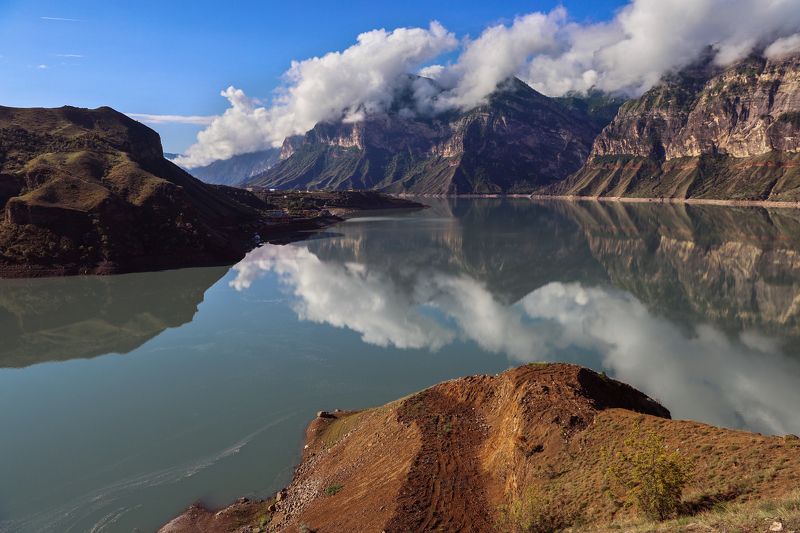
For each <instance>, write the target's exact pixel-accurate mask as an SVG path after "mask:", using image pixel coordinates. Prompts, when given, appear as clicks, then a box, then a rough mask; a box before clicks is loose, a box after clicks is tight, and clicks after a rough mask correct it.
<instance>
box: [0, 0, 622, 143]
mask: <svg viewBox="0 0 800 533" xmlns="http://www.w3.org/2000/svg"><path fill="white" fill-rule="evenodd" d="M620 4H621V2H620V1H618V0H601V1H595V2H568V3H567V5H569V9H570V13H571V15H572V16H574V17H576V18H578V19H581V20H604V19H607V18H609V17H611V16H612V15H613V12H614V10H615V9H616V8H617V7H618V6H619V5H620ZM557 5H559V4H558V3H557V2H552V1H516V0H513V1H504V2H469V1H464V0H461V1H435V0H427V1H425V0H404V1H403V2H375V1H349V2H331V1H330V0H327V1H316V2H309V1H306V2H285V1H281V2H265V1H260V2H256V1H252V2H245V1H230V2H226V3H224V4H223V3H220V2H216V1H215V2H210V1H202V0H201V1H194V2H176V1H169V2H166V1H160V2H153V1H137V2H109V1H86V0H77V1H70V2H65V1H63V0H62V1H58V2H57V1H40V0H25V1H14V0H11V1H9V0H0V104H1V105H7V106H18V107H33V106H43V107H55V106H61V105H74V106H80V107H90V108H93V107H98V106H101V105H108V106H111V107H113V108H114V109H117V110H119V111H123V112H126V113H142V114H164V115H189V116H209V115H216V114H220V113H222V112H223V111H224V110H225V109H226V108H227V107H228V102H227V100H225V99H224V98H222V97H221V96H220V91H221V90H223V89H225V88H227V87H228V86H230V85H234V86H236V87H240V88H242V89H243V90H244V91H245V92H246V93H247V94H248V95H252V96H255V97H261V98H269V96H270V93H271V91H272V89H273V88H274V87H276V86H277V85H278V84H279V82H280V77H281V74H282V73H283V72H284V71H286V70H287V69H288V68H289V67H290V64H291V61H292V60H293V59H305V58H307V57H312V56H318V55H322V54H325V53H327V52H329V51H331V50H341V49H344V48H346V47H348V46H350V45H351V44H353V42H355V39H356V37H357V35H358V34H360V33H362V32H365V31H369V30H372V29H375V28H386V29H390V30H391V29H393V28H397V27H402V26H406V27H415V26H420V27H426V26H428V24H429V23H430V22H431V21H433V20H438V21H440V22H441V23H442V24H443V25H444V26H445V27H446V28H447V29H448V30H450V31H452V32H454V33H456V34H457V35H459V36H462V35H478V34H479V33H480V32H481V30H482V29H483V28H484V27H486V26H487V25H489V24H493V23H498V22H507V21H510V20H512V19H513V18H514V16H516V15H519V14H523V13H527V12H531V11H549V10H551V9H552V8H554V7H556V6H557ZM63 19H67V20H63ZM150 126H151V127H155V129H156V130H157V131H159V132H160V133H161V135H162V140H163V143H164V148H165V150H166V151H169V152H182V151H183V150H185V149H186V148H187V147H188V146H189V145H190V144H191V143H192V142H194V138H195V135H196V133H197V132H198V131H199V130H200V129H201V128H202V126H199V125H188V126H187V125H174V124H172V125H170V124H150Z"/></svg>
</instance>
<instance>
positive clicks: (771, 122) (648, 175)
mask: <svg viewBox="0 0 800 533" xmlns="http://www.w3.org/2000/svg"><path fill="white" fill-rule="evenodd" d="M548 192H549V193H556V194H563V195H575V196H628V197H648V198H660V197H664V198H698V199H726V200H731V199H732V200H775V201H797V200H800V56H798V55H795V56H791V57H787V58H784V59H780V60H769V59H766V58H764V57H759V56H753V57H749V58H748V59H746V60H744V61H741V62H739V63H736V64H734V65H732V66H730V67H727V68H724V69H723V68H720V67H717V66H715V64H714V63H713V62H712V61H711V59H710V57H709V58H705V59H704V60H701V61H700V62H698V63H697V64H695V65H692V66H691V67H689V68H686V69H684V70H683V71H681V72H678V73H676V74H673V75H670V76H667V77H666V78H664V80H663V81H662V82H661V83H660V84H659V85H657V86H655V87H653V88H652V89H650V90H649V91H647V92H646V93H645V94H644V95H643V96H642V97H641V98H638V99H636V100H632V101H629V102H627V103H625V104H624V105H623V106H622V107H621V108H620V110H619V112H618V114H617V116H616V118H614V120H613V121H612V122H611V124H609V125H608V126H606V128H605V129H604V130H603V132H602V133H601V134H600V135H599V136H598V137H597V139H596V140H595V141H594V145H593V147H592V152H591V154H590V156H589V160H588V162H587V164H586V165H585V166H584V168H582V169H581V171H580V172H578V173H576V174H575V175H574V176H572V177H570V178H569V179H568V180H566V181H565V182H564V183H561V184H558V185H556V186H554V187H551V188H550V189H549V190H548Z"/></svg>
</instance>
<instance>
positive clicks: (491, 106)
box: [246, 79, 610, 194]
mask: <svg viewBox="0 0 800 533" xmlns="http://www.w3.org/2000/svg"><path fill="white" fill-rule="evenodd" d="M397 107H398V108H400V109H404V108H405V106H402V105H398V106H397ZM609 120H610V117H609ZM600 129H601V126H600V125H599V124H598V123H597V119H596V117H593V116H592V115H591V114H590V112H589V110H588V108H586V107H583V108H581V107H579V106H575V105H567V102H562V101H559V100H555V99H552V98H548V97H546V96H544V95H542V94H540V93H538V92H536V91H534V90H533V89H531V88H530V87H529V86H527V85H526V84H524V83H523V82H521V81H520V80H518V79H512V80H510V81H509V82H507V83H505V84H504V85H502V86H500V87H499V88H498V89H497V90H496V91H495V92H494V93H493V94H492V95H490V97H489V98H488V101H487V102H486V103H485V104H484V105H481V106H479V107H476V108H474V109H471V110H469V111H466V112H448V113H444V114H439V115H435V116H432V117H428V116H424V115H410V114H407V113H403V112H402V111H395V110H390V111H389V112H386V113H376V114H372V115H368V116H367V117H366V118H365V119H364V120H363V121H359V122H344V121H340V122H333V123H330V122H324V123H319V124H317V125H316V126H315V127H314V128H313V129H312V130H311V131H309V132H308V133H306V134H305V135H304V136H302V137H293V138H290V139H287V141H286V142H285V143H284V146H283V148H282V151H281V161H280V162H279V163H278V164H276V165H275V166H274V167H272V168H270V169H269V170H267V171H265V172H263V173H261V174H259V175H256V176H254V177H253V178H251V179H249V180H247V182H246V183H247V184H248V185H253V186H260V187H269V188H280V189H297V188H300V189H318V188H326V189H327V188H332V189H376V190H381V191H387V192H395V193H399V192H411V193H423V194H448V193H525V192H531V191H533V190H536V189H537V188H540V187H542V186H545V185H549V184H551V183H554V182H557V181H560V180H563V179H564V178H566V177H567V176H568V175H570V174H571V173H573V172H575V171H577V170H578V169H579V168H580V167H581V165H582V164H583V162H584V161H585V160H586V157H587V155H588V153H589V150H590V147H591V143H592V141H593V140H594V138H595V136H596V135H597V134H598V133H599V131H600Z"/></svg>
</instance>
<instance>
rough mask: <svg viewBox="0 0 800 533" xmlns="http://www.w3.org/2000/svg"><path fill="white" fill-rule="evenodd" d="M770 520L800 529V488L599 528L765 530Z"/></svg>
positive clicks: (637, 531) (785, 527) (636, 532)
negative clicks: (665, 518)
mask: <svg viewBox="0 0 800 533" xmlns="http://www.w3.org/2000/svg"><path fill="white" fill-rule="evenodd" d="M773 521H780V522H782V523H783V530H784V531H793V530H798V529H800V490H797V491H795V492H793V493H791V494H789V495H787V496H786V497H785V498H780V499H774V500H767V501H761V502H745V503H720V504H718V505H716V506H715V507H714V508H713V509H710V510H708V511H704V512H702V513H699V514H697V515H695V516H683V517H680V518H677V519H675V520H670V521H667V522H639V523H626V524H612V525H611V526H605V527H603V528H601V529H602V530H606V529H624V530H625V531H629V532H631V533H644V532H649V531H658V532H661V531H670V532H688V531H766V530H767V528H768V527H769V526H770V524H771V523H772V522H773ZM590 531H591V530H590Z"/></svg>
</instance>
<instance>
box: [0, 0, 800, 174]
mask: <svg viewBox="0 0 800 533" xmlns="http://www.w3.org/2000/svg"><path fill="white" fill-rule="evenodd" d="M742 21H747V23H742ZM709 47H710V48H709ZM709 49H710V50H712V52H713V53H712V58H713V61H714V62H715V63H716V64H718V65H720V66H726V65H729V64H732V63H733V62H735V61H737V60H739V59H742V58H744V57H746V56H747V55H748V54H750V53H752V52H759V53H762V52H763V53H764V54H765V55H766V56H767V57H768V58H770V59H775V60H779V59H781V58H783V57H785V56H787V55H791V54H795V53H799V52H800V0H595V1H592V2H588V1H578V0H563V1H562V2H554V1H547V0H529V1H521V0H505V1H503V2H468V1H464V0H461V1H455V0H453V1H450V0H447V1H435V0H427V1H425V0H404V1H402V2H375V1H362V0H357V1H350V2H332V1H330V0H328V1H324V2H323V1H319V2H285V1H284V2H267V1H261V2H245V1H238V2H237V1H229V2H227V3H224V4H223V3H220V2H207V1H202V0H198V1H194V2H178V1H163V0H161V1H160V2H155V1H151V0H143V1H137V2H112V1H107V0H106V1H104V2H100V1H90V0H73V1H70V2H66V1H60V2H56V1H52V0H49V1H47V0H25V1H21V0H0V104H2V105H9V106H20V107H32V106H44V107H55V106H61V105H65V104H68V105H74V106H80V107H89V108H93V107H98V106H101V105H107V106H111V107H113V108H115V109H117V110H119V111H121V112H124V113H127V114H129V115H130V116H132V117H134V118H136V119H137V120H141V121H142V122H144V123H146V124H148V125H149V126H151V127H153V128H154V129H156V130H157V131H158V132H159V133H160V134H161V136H162V141H163V144H164V149H165V151H167V152H176V153H180V154H183V155H182V156H181V157H180V158H179V159H177V160H176V162H178V163H179V164H182V165H184V166H185V167H187V168H192V167H197V166H202V165H206V164H209V163H211V162H213V161H216V160H220V159H227V158H229V157H231V156H234V155H237V154H242V153H248V152H253V151H257V150H263V149H266V148H269V147H278V146H280V144H281V143H282V142H283V140H284V139H285V138H286V137H288V136H291V135H298V134H302V133H305V132H306V131H308V130H309V129H310V128H312V127H313V126H314V125H315V124H316V123H318V122H319V121H325V120H344V121H351V122H355V121H359V120H363V119H364V118H365V117H366V116H367V115H369V114H371V113H376V112H378V113H380V112H383V111H385V110H387V109H388V108H389V106H390V104H392V101H393V98H394V95H395V94H397V92H398V90H403V91H404V92H405V91H406V90H410V91H411V94H412V95H413V97H412V98H411V100H410V102H407V103H404V104H403V105H405V106H406V107H404V108H403V109H401V110H400V112H401V113H404V114H406V115H408V116H422V115H427V116H429V115H434V114H436V113H440V112H442V111H449V110H454V109H455V110H467V109H471V108H473V107H475V106H477V105H480V104H481V103H482V102H484V101H485V99H486V97H487V96H488V95H489V94H490V93H491V92H492V91H494V90H496V89H497V87H499V86H500V85H501V84H502V83H503V82H504V81H505V80H507V79H508V78H509V77H511V76H517V77H518V78H520V79H521V80H523V81H525V82H526V83H528V84H529V85H530V86H531V87H533V88H534V89H536V90H538V91H540V92H542V93H544V94H546V95H549V96H558V95H562V94H565V93H568V92H572V91H577V92H585V91H587V90H589V89H592V88H594V89H600V90H603V91H606V92H610V93H619V94H624V95H626V96H630V97H635V96H638V95H640V94H641V93H643V92H644V91H646V90H647V89H649V88H650V87H652V86H653V85H654V84H656V83H657V82H658V80H659V79H660V78H661V77H662V76H663V75H664V74H665V73H667V72H669V71H674V70H677V69H680V68H682V67H683V66H686V65H687V64H689V63H691V62H693V61H696V60H697V59H698V58H699V57H700V55H701V54H702V53H703V51H704V50H709ZM407 74H419V75H421V76H424V77H423V78H409V76H407Z"/></svg>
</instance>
